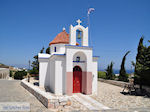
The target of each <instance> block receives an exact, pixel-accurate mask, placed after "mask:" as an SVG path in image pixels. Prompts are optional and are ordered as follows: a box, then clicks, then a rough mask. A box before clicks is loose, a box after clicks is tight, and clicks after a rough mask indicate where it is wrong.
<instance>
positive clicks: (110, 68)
mask: <svg viewBox="0 0 150 112" xmlns="http://www.w3.org/2000/svg"><path fill="white" fill-rule="evenodd" d="M113 65H114V64H113V62H111V63H110V65H108V66H107V69H106V79H113V78H114V73H113Z"/></svg>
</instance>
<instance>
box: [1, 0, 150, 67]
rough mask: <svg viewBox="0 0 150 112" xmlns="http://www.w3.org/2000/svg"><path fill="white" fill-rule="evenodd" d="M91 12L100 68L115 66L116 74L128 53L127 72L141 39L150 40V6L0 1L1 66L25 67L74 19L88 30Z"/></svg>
mask: <svg viewBox="0 0 150 112" xmlns="http://www.w3.org/2000/svg"><path fill="white" fill-rule="evenodd" d="M89 7H93V8H95V12H93V13H92V14H91V15H90V23H91V25H90V29H91V41H92V42H91V43H92V45H93V51H94V55H96V56H100V58H99V68H100V69H105V68H106V67H107V65H108V64H110V62H111V61H113V62H114V69H120V64H121V60H122V57H123V55H124V54H125V53H126V52H127V51H128V50H130V51H131V53H130V54H129V55H128V56H127V59H126V69H131V61H135V57H136V53H137V45H138V42H139V39H140V37H141V36H142V35H144V36H145V39H144V40H145V41H144V43H145V44H148V43H147V40H148V39H150V0H0V62H1V63H4V64H7V65H14V66H18V67H28V60H33V56H34V55H35V54H37V53H38V52H39V51H40V49H41V48H42V47H43V46H44V47H45V48H47V47H48V44H49V42H50V41H51V40H53V38H54V37H55V36H56V35H57V34H58V33H60V32H61V31H62V28H63V27H65V28H66V30H67V32H69V26H70V24H72V25H76V20H77V19H81V20H82V25H83V26H87V9H88V8H89Z"/></svg>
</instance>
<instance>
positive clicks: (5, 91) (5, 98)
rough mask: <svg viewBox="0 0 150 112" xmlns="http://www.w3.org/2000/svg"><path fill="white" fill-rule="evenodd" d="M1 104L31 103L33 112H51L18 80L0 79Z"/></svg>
mask: <svg viewBox="0 0 150 112" xmlns="http://www.w3.org/2000/svg"><path fill="white" fill-rule="evenodd" d="M0 102H29V103H30V107H31V112H50V110H48V109H47V108H46V107H45V106H43V105H42V104H41V103H40V102H39V101H38V100H37V99H36V98H35V97H34V96H33V95H32V94H30V93H29V92H28V91H27V90H25V89H24V88H23V87H22V86H21V85H20V81H18V80H2V79H0Z"/></svg>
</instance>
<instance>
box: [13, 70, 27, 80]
mask: <svg viewBox="0 0 150 112" xmlns="http://www.w3.org/2000/svg"><path fill="white" fill-rule="evenodd" d="M26 75H27V72H26V71H24V70H23V71H17V72H16V73H15V74H14V79H20V80H22V79H23V77H24V76H26Z"/></svg>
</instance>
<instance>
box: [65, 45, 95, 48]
mask: <svg viewBox="0 0 150 112" xmlns="http://www.w3.org/2000/svg"><path fill="white" fill-rule="evenodd" d="M65 46H74V47H87V48H93V47H89V46H77V45H65Z"/></svg>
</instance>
